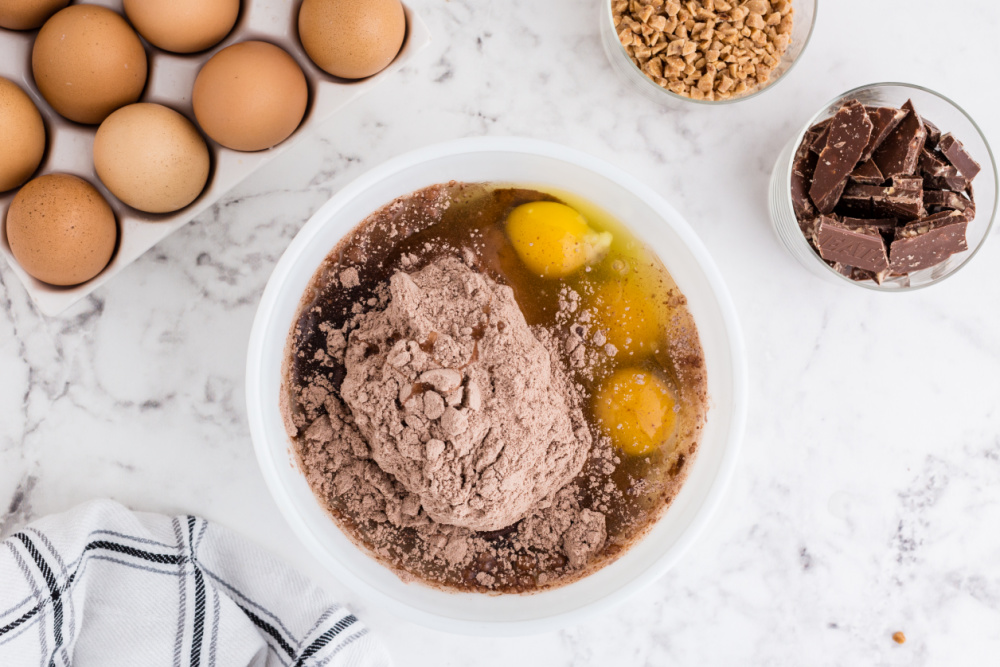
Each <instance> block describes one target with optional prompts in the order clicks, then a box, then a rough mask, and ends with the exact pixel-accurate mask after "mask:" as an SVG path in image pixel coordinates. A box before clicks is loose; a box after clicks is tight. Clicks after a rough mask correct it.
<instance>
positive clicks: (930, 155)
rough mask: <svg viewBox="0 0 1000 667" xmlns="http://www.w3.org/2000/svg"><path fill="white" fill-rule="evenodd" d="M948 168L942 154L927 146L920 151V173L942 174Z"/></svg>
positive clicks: (928, 174) (925, 174)
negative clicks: (930, 149)
mask: <svg viewBox="0 0 1000 667" xmlns="http://www.w3.org/2000/svg"><path fill="white" fill-rule="evenodd" d="M947 168H948V163H947V162H945V161H944V160H943V159H942V157H941V155H940V154H939V153H937V152H934V151H929V150H927V149H926V148H925V149H924V150H922V151H920V173H921V174H923V175H924V176H941V175H942V174H944V172H945V170H946V169H947Z"/></svg>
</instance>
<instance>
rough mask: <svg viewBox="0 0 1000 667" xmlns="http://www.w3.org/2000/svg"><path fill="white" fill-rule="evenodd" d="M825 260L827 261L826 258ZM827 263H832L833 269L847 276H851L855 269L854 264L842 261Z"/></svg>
mask: <svg viewBox="0 0 1000 667" xmlns="http://www.w3.org/2000/svg"><path fill="white" fill-rule="evenodd" d="M823 261H824V262H826V260H823ZM826 263H827V264H829V265H830V268H831V269H833V270H834V271H836V272H837V273H839V274H840V275H842V276H846V277H847V278H850V277H851V273H852V272H853V271H854V267H853V266H847V265H846V264H841V263H840V262H826Z"/></svg>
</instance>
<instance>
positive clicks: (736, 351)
mask: <svg viewBox="0 0 1000 667" xmlns="http://www.w3.org/2000/svg"><path fill="white" fill-rule="evenodd" d="M487 152H488V153H497V152H508V153H523V154H528V155H534V156H538V157H545V158H550V159H555V160H561V161H564V162H568V163H570V164H573V165H575V166H577V167H580V168H583V169H587V170H590V171H593V172H595V173H597V174H598V175H600V176H603V177H605V178H607V179H609V180H611V181H613V182H615V183H616V184H617V185H619V186H620V187H623V188H624V189H626V190H628V191H629V192H631V193H632V194H633V195H635V196H636V197H638V198H640V199H641V200H642V201H644V203H646V204H647V205H648V206H650V207H651V208H652V209H653V210H654V211H655V212H656V213H657V214H658V215H660V216H661V217H662V218H663V219H664V223H665V224H669V225H670V226H671V228H672V229H673V230H674V231H675V232H676V233H677V234H678V236H680V237H681V238H682V240H683V242H684V244H685V246H686V247H687V249H688V250H689V251H690V252H691V254H692V255H694V256H695V258H696V260H697V263H698V266H699V267H700V268H701V270H702V272H703V273H704V278H705V282H706V283H707V284H708V285H709V287H710V291H711V293H712V297H713V298H714V300H715V303H716V305H717V307H718V310H719V317H720V320H721V321H722V323H723V325H724V329H725V331H724V333H725V338H726V342H727V343H728V353H729V357H730V360H731V364H732V402H731V414H730V428H729V430H728V433H726V434H725V436H724V439H722V440H723V442H722V447H723V451H722V452H721V457H720V462H719V467H718V472H717V474H716V475H715V477H714V479H713V480H712V482H711V484H710V486H709V488H708V489H707V491H706V494H705V497H704V501H703V502H702V503H701V505H700V506H699V507H698V508H697V510H696V511H695V513H694V518H693V519H692V521H691V523H690V525H689V526H688V528H687V529H686V530H685V531H683V532H682V533H681V535H680V536H679V537H678V539H677V540H676V542H675V543H674V545H673V546H672V548H671V549H669V550H668V551H665V552H664V553H663V554H662V555H660V556H659V557H658V558H657V559H656V560H654V561H653V562H652V563H651V565H650V566H649V567H647V568H646V569H645V570H644V571H643V572H640V573H637V574H636V576H635V577H633V578H632V579H631V580H630V581H628V582H626V583H625V584H624V585H622V586H619V587H618V588H616V589H615V590H613V591H612V592H610V593H608V594H606V595H604V596H601V597H598V598H594V599H591V600H589V601H587V602H586V603H585V604H583V605H581V606H579V607H576V608H574V609H571V610H568V611H565V612H561V613H557V614H553V615H551V616H547V617H544V618H537V619H530V620H515V621H479V620H476V621H471V620H465V619H460V618H455V617H451V616H445V615H440V614H437V613H434V612H431V611H428V610H424V609H419V608H417V607H413V606H411V605H409V604H407V603H406V602H403V601H401V600H398V599H396V598H394V597H392V596H391V595H389V594H387V593H385V592H383V591H381V590H378V589H377V588H376V587H375V586H374V585H372V584H370V583H369V582H368V581H366V580H365V579H363V578H362V577H361V576H359V575H357V574H355V573H354V572H353V571H351V570H350V569H349V568H348V567H347V566H346V565H344V564H343V563H341V562H340V561H339V560H338V558H337V557H336V555H335V554H334V553H333V552H331V551H330V550H329V549H327V548H326V547H325V546H324V545H323V544H322V543H321V542H320V540H319V539H318V538H317V537H316V536H315V535H314V534H313V533H312V531H311V530H310V528H309V524H308V523H307V522H306V520H305V519H304V518H303V517H302V516H301V515H300V514H299V513H298V512H296V511H295V508H294V506H293V503H292V500H291V495H290V493H289V490H288V489H287V488H286V487H285V485H284V484H283V482H282V480H281V479H280V477H279V475H278V471H277V468H276V467H275V466H274V463H273V460H272V458H271V456H270V455H269V450H270V449H271V448H272V446H273V445H272V443H270V442H269V441H268V438H267V436H266V429H265V424H264V417H263V412H262V411H261V410H259V409H258V407H259V406H261V405H263V403H262V398H263V397H262V390H263V387H261V386H260V383H259V382H257V379H258V378H260V376H261V374H262V366H263V365H262V359H263V351H264V349H265V348H264V346H265V343H267V342H268V341H267V328H268V325H269V323H270V320H271V318H272V315H273V313H274V310H275V308H276V306H277V304H278V301H279V297H280V296H281V295H280V292H281V286H282V284H283V283H284V282H285V281H286V280H287V279H288V277H289V274H290V273H291V271H292V269H293V267H294V266H295V264H296V262H297V260H298V257H299V255H300V253H301V252H303V251H304V249H305V248H306V247H307V246H308V245H309V243H310V242H311V241H312V240H313V237H314V236H316V235H317V234H318V233H319V230H321V229H322V227H323V225H324V223H325V222H326V221H329V220H331V219H332V218H333V217H334V216H335V214H336V212H337V211H338V210H339V209H341V208H343V207H344V206H345V205H347V203H348V202H350V201H351V200H353V199H354V198H355V197H357V196H359V195H361V194H363V193H364V192H365V191H366V190H368V189H369V188H370V187H372V186H375V185H377V184H378V183H379V182H381V181H383V180H385V179H387V178H391V177H392V176H394V175H395V174H397V173H399V172H401V171H404V170H406V169H409V168H412V167H414V166H417V165H419V164H421V163H424V162H428V161H430V160H434V159H439V158H444V157H451V156H456V155H463V154H473V153H487ZM668 220H669V222H668ZM283 344H284V341H282V345H283ZM747 376H748V369H747V355H746V348H745V342H744V338H743V334H742V329H741V327H740V325H739V319H738V317H737V313H736V308H735V305H734V304H733V301H732V298H731V296H730V294H729V290H728V288H727V287H726V285H725V282H724V281H723V278H722V274H721V272H720V271H719V269H718V267H717V266H716V265H715V262H714V261H713V260H712V258H711V256H710V255H709V253H708V250H707V248H706V247H705V246H704V244H703V243H702V241H701V239H700V238H699V237H698V236H697V235H696V234H695V232H694V230H693V228H692V227H691V226H690V225H689V224H688V223H687V222H686V221H685V220H684V219H683V218H682V217H681V216H680V215H679V213H677V211H676V210H675V209H674V208H673V207H672V206H671V205H670V204H668V203H667V202H666V201H665V200H664V199H663V198H662V197H660V195H659V194H657V193H656V192H655V191H653V190H652V189H651V188H650V187H649V186H647V185H645V184H643V183H641V182H639V181H638V180H637V179H635V178H634V177H633V176H631V175H630V174H628V173H627V172H625V171H624V170H622V169H621V168H619V167H617V166H614V165H612V164H611V163H609V162H606V161H604V160H602V159H599V158H596V157H594V156H591V155H589V154H587V153H584V152H582V151H578V150H576V149H572V148H568V147H565V146H562V145H559V144H555V143H551V142H547V141H541V140H535V139H523V138H510V137H474V138H466V139H458V140H453V141H446V142H442V143H437V144H432V145H429V146H425V147H423V148H419V149H416V150H413V151H410V152H407V153H404V154H402V155H399V156H397V157H394V158H391V159H389V160H387V161H386V162H383V163H382V164H380V165H378V166H376V167H374V168H372V169H370V170H368V171H367V172H366V173H364V174H362V175H361V176H359V177H358V178H356V179H355V180H353V181H352V182H350V183H349V184H348V185H346V186H345V187H343V188H342V189H341V190H339V191H338V192H337V193H336V194H334V195H333V196H332V197H331V198H330V200H329V201H327V202H326V203H325V204H324V205H323V206H321V207H320V208H319V209H318V210H317V211H316V212H315V213H314V214H313V215H312V216H311V217H310V219H309V221H308V222H307V223H306V224H305V225H304V226H303V227H302V228H301V229H300V230H299V232H298V233H297V234H296V236H295V238H294V239H293V240H292V242H291V243H290V244H289V246H288V247H287V248H286V250H285V251H284V253H283V254H282V256H281V258H280V259H279V260H278V263H277V264H276V266H275V268H274V270H273V272H272V274H271V276H270V277H269V278H268V282H267V285H266V287H265V289H264V293H263V295H262V296H261V299H260V302H259V305H258V309H257V313H256V315H255V317H254V322H253V326H252V329H251V332H250V339H249V343H248V348H247V364H246V383H245V393H246V401H247V408H248V410H247V413H248V414H247V416H248V421H249V427H250V435H251V440H252V442H253V446H254V451H255V454H256V458H257V462H258V466H259V468H260V471H261V475H262V476H263V477H264V481H265V484H266V485H267V488H268V490H269V492H270V493H271V496H272V498H273V499H274V501H275V504H276V505H277V506H278V509H279V511H280V512H281V515H282V516H283V517H284V518H285V520H286V522H287V523H288V524H289V525H290V527H291V528H292V531H293V532H294V533H295V535H296V537H298V539H299V540H300V541H302V542H303V543H304V544H305V545H306V547H307V548H308V550H309V552H310V554H311V555H312V556H313V557H314V558H316V560H317V561H318V563H319V564H320V565H321V566H323V568H324V569H325V570H326V571H328V572H329V573H330V574H332V575H333V576H334V577H336V578H337V579H339V580H341V581H342V582H343V583H345V584H347V585H348V586H349V587H350V588H351V589H352V590H353V591H354V592H355V593H356V594H359V595H363V596H364V597H365V598H367V599H371V600H376V601H378V603H380V604H381V605H382V606H384V607H386V608H388V609H389V610H390V611H392V612H394V613H395V614H397V615H399V616H401V617H403V618H405V619H407V620H409V621H411V622H414V623H417V624H419V625H423V626H425V627H430V628H433V629H436V630H440V631H444V632H451V633H457V634H466V635H475V636H516V635H527V634H535V633H539V632H545V631H550V630H558V629H560V628H563V627H566V626H567V625H570V624H572V623H578V622H580V621H581V620H582V619H584V618H585V617H587V616H589V615H592V614H594V613H596V612H598V611H600V610H606V609H609V608H611V607H613V606H614V605H616V604H617V603H620V602H622V601H623V600H624V599H626V598H627V597H629V596H630V595H632V594H633V593H634V592H636V591H637V590H639V589H641V588H642V587H643V586H646V585H648V584H649V583H651V582H653V581H655V580H657V579H659V578H660V577H661V576H662V575H663V574H664V573H665V572H666V571H667V570H669V569H670V568H671V567H673V565H674V564H675V563H676V562H677V561H678V560H679V559H680V558H682V557H683V556H684V554H686V553H687V551H688V550H689V549H690V547H691V546H692V545H693V544H694V542H695V541H697V539H698V538H699V537H700V536H701V535H702V533H703V532H704V530H705V529H706V527H707V525H708V524H709V522H710V521H711V519H712V518H713V517H714V516H715V515H716V514H717V512H718V510H719V507H720V506H721V504H722V501H723V499H724V497H725V493H726V491H727V490H728V488H729V486H730V484H731V483H732V479H733V477H734V474H735V470H736V464H737V461H738V456H739V450H740V448H741V445H742V440H743V434H744V430H745V425H746V420H747V413H748V394H749V387H748V377H747ZM274 407H275V409H277V406H274ZM283 444H284V443H283ZM668 511H669V510H668Z"/></svg>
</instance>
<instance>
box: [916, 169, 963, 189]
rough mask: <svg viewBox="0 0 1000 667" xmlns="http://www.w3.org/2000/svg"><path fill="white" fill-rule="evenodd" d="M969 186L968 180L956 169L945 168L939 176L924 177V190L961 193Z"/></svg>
mask: <svg viewBox="0 0 1000 667" xmlns="http://www.w3.org/2000/svg"><path fill="white" fill-rule="evenodd" d="M969 186H970V182H969V179H967V178H966V177H965V176H964V175H962V174H961V173H959V171H958V169H956V168H955V167H952V166H950V165H949V166H947V167H945V169H944V172H943V173H942V174H941V175H940V176H926V175H925V176H924V189H925V190H955V191H956V192H961V191H963V190H965V189H966V188H968V187H969Z"/></svg>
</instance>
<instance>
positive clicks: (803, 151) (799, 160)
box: [792, 142, 818, 221]
mask: <svg viewBox="0 0 1000 667" xmlns="http://www.w3.org/2000/svg"><path fill="white" fill-rule="evenodd" d="M817 159H818V158H817V156H816V154H815V153H813V152H812V151H810V150H809V147H808V146H807V145H806V143H805V142H803V143H802V144H801V145H800V146H799V148H798V150H797V151H796V152H795V159H794V160H793V161H792V210H793V211H795V217H796V218H798V219H799V221H801V220H802V219H803V218H815V217H816V215H817V213H816V207H815V206H813V203H812V200H811V199H809V184H810V183H812V177H813V172H814V171H815V170H816V160H817Z"/></svg>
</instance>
